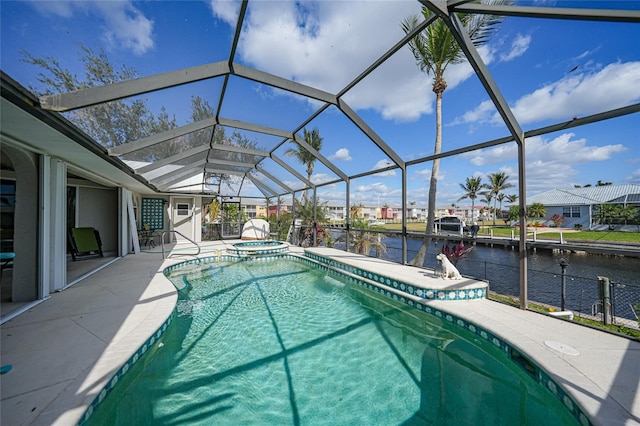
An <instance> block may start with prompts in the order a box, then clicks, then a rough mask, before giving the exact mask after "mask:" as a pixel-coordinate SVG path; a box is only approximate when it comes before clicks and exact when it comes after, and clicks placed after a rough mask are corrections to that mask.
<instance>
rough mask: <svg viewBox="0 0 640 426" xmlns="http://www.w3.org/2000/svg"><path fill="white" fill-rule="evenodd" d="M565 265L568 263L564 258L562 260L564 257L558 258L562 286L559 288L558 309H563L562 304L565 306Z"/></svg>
mask: <svg viewBox="0 0 640 426" xmlns="http://www.w3.org/2000/svg"><path fill="white" fill-rule="evenodd" d="M567 266H569V264H568V263H567V261H566V260H564V258H562V259H560V268H562V278H561V280H562V283H561V284H562V287H561V290H560V310H561V311H564V306H565V296H566V293H567Z"/></svg>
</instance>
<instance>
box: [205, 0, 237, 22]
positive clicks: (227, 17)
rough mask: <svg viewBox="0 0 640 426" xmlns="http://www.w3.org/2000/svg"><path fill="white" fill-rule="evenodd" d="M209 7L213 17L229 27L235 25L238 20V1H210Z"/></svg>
mask: <svg viewBox="0 0 640 426" xmlns="http://www.w3.org/2000/svg"><path fill="white" fill-rule="evenodd" d="M209 7H210V8H211V11H212V12H213V16H215V17H217V18H220V19H222V20H223V21H224V22H226V23H227V24H229V25H231V26H233V25H235V24H236V22H237V20H238V12H239V10H240V2H239V1H231V0H227V1H219V0H210V1H209Z"/></svg>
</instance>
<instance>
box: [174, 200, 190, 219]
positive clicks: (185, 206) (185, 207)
mask: <svg viewBox="0 0 640 426" xmlns="http://www.w3.org/2000/svg"><path fill="white" fill-rule="evenodd" d="M176 209H177V210H178V216H189V203H178V204H177V206H176Z"/></svg>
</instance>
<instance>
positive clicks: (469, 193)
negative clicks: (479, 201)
mask: <svg viewBox="0 0 640 426" xmlns="http://www.w3.org/2000/svg"><path fill="white" fill-rule="evenodd" d="M460 188H462V190H463V191H465V193H464V195H463V196H462V197H460V198H458V201H461V200H464V199H465V198H468V199H470V200H471V220H473V218H474V213H475V207H476V198H478V195H480V190H481V189H483V188H486V185H485V184H483V183H482V177H481V176H478V177H473V176H472V177H468V178H467V179H466V181H465V183H464V185H463V184H460Z"/></svg>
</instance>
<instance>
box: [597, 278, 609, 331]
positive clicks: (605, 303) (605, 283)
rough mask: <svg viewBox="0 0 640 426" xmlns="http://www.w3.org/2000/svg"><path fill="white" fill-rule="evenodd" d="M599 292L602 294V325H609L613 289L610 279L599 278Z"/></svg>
mask: <svg viewBox="0 0 640 426" xmlns="http://www.w3.org/2000/svg"><path fill="white" fill-rule="evenodd" d="M598 292H599V294H600V300H601V301H602V323H603V324H604V325H609V323H610V321H609V318H610V316H611V287H610V285H609V278H607V277H598Z"/></svg>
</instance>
